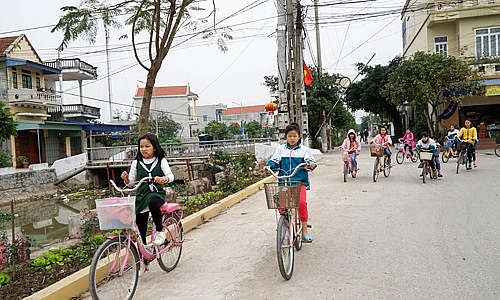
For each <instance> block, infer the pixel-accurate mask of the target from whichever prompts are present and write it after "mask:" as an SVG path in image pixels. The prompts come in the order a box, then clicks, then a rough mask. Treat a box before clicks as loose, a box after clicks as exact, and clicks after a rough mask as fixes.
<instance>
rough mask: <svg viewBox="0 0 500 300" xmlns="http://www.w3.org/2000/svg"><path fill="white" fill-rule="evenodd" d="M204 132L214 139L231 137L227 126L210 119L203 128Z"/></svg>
mask: <svg viewBox="0 0 500 300" xmlns="http://www.w3.org/2000/svg"><path fill="white" fill-rule="evenodd" d="M205 132H206V133H207V134H208V135H211V136H213V137H214V139H216V140H224V139H227V138H230V137H231V134H230V132H229V128H228V126H227V125H226V124H224V123H221V122H217V121H210V123H208V124H207V127H206V128H205Z"/></svg>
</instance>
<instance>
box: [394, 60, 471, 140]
mask: <svg viewBox="0 0 500 300" xmlns="http://www.w3.org/2000/svg"><path fill="white" fill-rule="evenodd" d="M477 79H478V74H477V72H475V71H473V70H472V69H471V68H470V67H469V66H468V65H467V64H466V63H465V62H464V61H462V60H461V59H459V58H456V57H453V56H444V55H442V54H429V53H424V52H416V53H414V54H413V55H412V56H411V57H410V58H409V59H407V60H405V61H403V62H402V63H401V65H400V66H398V67H397V68H396V69H395V70H394V71H393V72H392V73H391V74H389V77H388V82H387V84H386V85H385V87H384V94H385V95H387V96H389V97H390V100H391V102H392V103H394V104H396V105H403V104H405V105H406V104H411V105H413V106H414V107H415V108H416V110H417V111H418V112H421V113H422V115H423V116H424V117H425V120H426V122H427V128H428V131H429V133H430V135H431V136H433V135H436V134H437V133H438V132H439V123H438V122H437V120H438V118H437V116H438V107H439V106H440V105H441V104H445V103H446V102H447V101H449V100H451V101H458V100H459V99H460V98H461V97H463V96H465V95H468V94H471V93H474V92H480V91H481V88H480V86H479V81H478V80H477Z"/></svg>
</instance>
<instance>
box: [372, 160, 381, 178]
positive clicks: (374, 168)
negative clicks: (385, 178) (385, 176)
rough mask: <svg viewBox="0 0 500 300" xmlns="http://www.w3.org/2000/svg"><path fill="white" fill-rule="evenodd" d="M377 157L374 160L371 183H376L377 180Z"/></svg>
mask: <svg viewBox="0 0 500 300" xmlns="http://www.w3.org/2000/svg"><path fill="white" fill-rule="evenodd" d="M379 159H380V158H379V157H377V158H375V164H374V165H373V182H377V179H378V172H379V171H378V165H379Z"/></svg>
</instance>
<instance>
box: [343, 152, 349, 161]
mask: <svg viewBox="0 0 500 300" xmlns="http://www.w3.org/2000/svg"><path fill="white" fill-rule="evenodd" d="M350 160H351V154H349V153H343V154H342V161H350Z"/></svg>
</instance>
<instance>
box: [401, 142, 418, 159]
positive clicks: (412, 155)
mask: <svg viewBox="0 0 500 300" xmlns="http://www.w3.org/2000/svg"><path fill="white" fill-rule="evenodd" d="M406 146H407V145H406V144H405V143H404V142H403V141H401V143H400V144H399V146H398V147H396V150H399V151H398V152H397V153H396V162H397V163H398V164H402V163H403V162H404V160H405V158H407V159H410V160H411V162H413V163H415V162H417V160H418V157H417V154H416V153H415V152H416V151H415V150H413V151H412V152H411V153H410V151H406Z"/></svg>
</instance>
